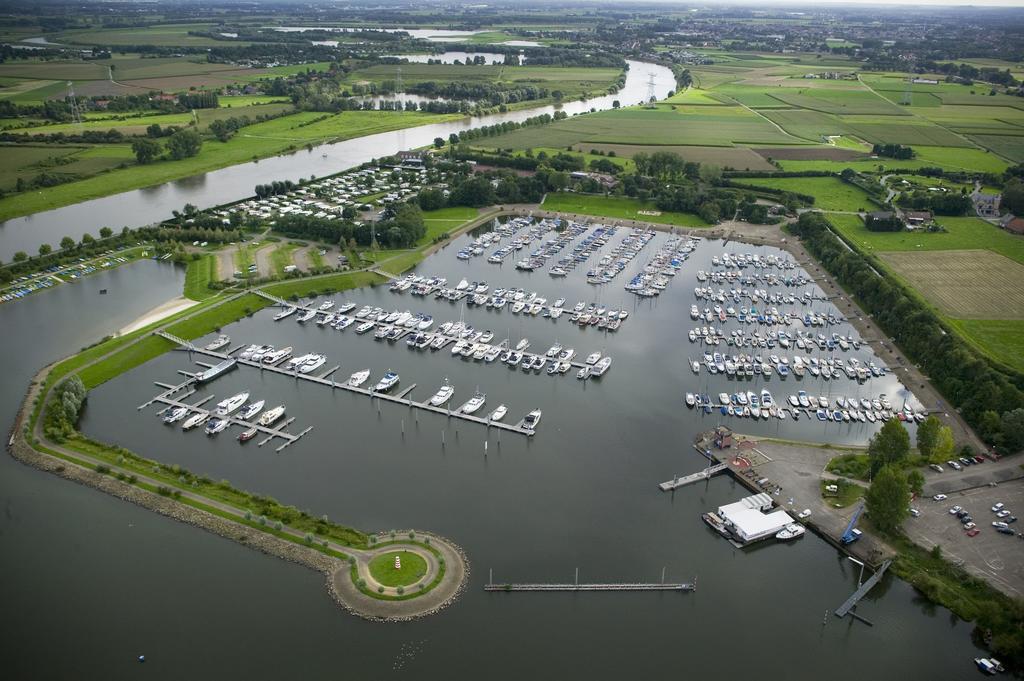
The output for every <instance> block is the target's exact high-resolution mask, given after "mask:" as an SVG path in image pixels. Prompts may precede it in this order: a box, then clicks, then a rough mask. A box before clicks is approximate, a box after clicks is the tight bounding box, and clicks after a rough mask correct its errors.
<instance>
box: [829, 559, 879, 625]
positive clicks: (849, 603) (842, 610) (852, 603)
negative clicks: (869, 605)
mask: <svg viewBox="0 0 1024 681" xmlns="http://www.w3.org/2000/svg"><path fill="white" fill-rule="evenodd" d="M890 565H892V561H891V560H887V561H885V562H884V563H882V567H880V568H878V570H877V571H876V572H875V574H873V575H871V576H870V577H868V580H867V581H866V582H864V583H863V584H861V585H860V587H859V588H858V589H857V590H856V591H854V592H853V595H851V596H850V597H849V598H847V599H846V602H845V603H843V604H842V605H840V606H839V607H838V608H836V613H835V614H836V617H845V616H846V614H847V613H850V614H854V615H855V613H853V609H854V608H855V607H857V603H858V602H859V601H860V599H862V598H864V597H865V596H867V594H868V592H869V591H871V589H872V588H873V587H874V586H875V584H878V580H880V579H881V578H882V575H884V574H885V571H886V570H888V569H889V566H890ZM855 616H856V615H855ZM857 619H859V620H862V621H864V622H865V623H867V624H870V622H868V621H867V620H865V619H864V618H863V617H857Z"/></svg>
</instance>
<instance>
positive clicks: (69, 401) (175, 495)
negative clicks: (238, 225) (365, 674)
mask: <svg viewBox="0 0 1024 681" xmlns="http://www.w3.org/2000/svg"><path fill="white" fill-rule="evenodd" d="M224 302H227V301H224ZM222 305H223V303H221V304H217V305H211V306H209V307H207V308H206V309H204V310H202V311H201V312H198V313H196V314H195V315H185V316H184V317H183V318H179V321H177V322H175V323H177V324H182V323H186V322H188V321H189V318H190V317H191V318H192V319H202V318H203V317H204V316H205V317H209V316H210V315H213V316H215V317H216V318H217V321H219V322H221V323H228V322H230V321H234V320H235V319H237V318H240V317H242V316H244V315H245V314H248V312H249V311H248V310H245V309H244V308H239V307H238V306H237V305H235V306H232V305H230V304H228V305H223V306H224V308H225V309H226V310H227V308H230V310H228V312H229V314H228V315H225V314H223V313H222V312H221V311H220V310H218V308H219V307H221V306H222ZM229 317H230V318H229ZM200 326H203V327H204V328H205V325H204V324H200ZM204 333H205V331H204ZM200 335H201V334H200ZM151 338H153V336H151V335H149V334H148V333H140V334H138V335H135V336H134V337H133V338H132V339H130V340H126V342H124V343H103V344H100V345H98V346H94V347H93V348H88V349H86V350H85V351H83V353H80V354H79V355H75V356H73V357H70V358H68V359H66V360H64V361H63V362H60V363H58V364H55V365H52V366H50V367H47V368H46V369H43V370H42V371H40V372H39V374H37V375H36V377H35V380H34V381H33V382H32V384H31V385H30V387H29V390H28V392H27V395H26V398H25V401H24V402H23V404H22V406H21V409H20V410H19V412H18V415H17V418H16V419H15V423H14V427H13V430H12V433H11V437H10V439H9V441H8V450H9V451H10V453H11V455H12V456H14V457H15V458H16V459H18V460H19V461H21V462H23V463H26V464H28V465H31V466H34V467H36V468H39V469H40V470H45V471H48V472H52V473H55V474H57V475H59V476H61V477H63V478H65V479H68V480H73V481H75V482H78V483H81V484H86V485H89V486H91V487H94V488H96V489H99V490H101V491H104V492H107V493H108V494H112V495H114V496H117V497H118V498H121V499H124V500H126V501H130V502H132V503H136V504H138V505H140V506H143V507H145V508H149V509H151V510H154V511H156V512H158V513H160V514H162V515H166V516H168V517H171V518H174V519H175V520H179V521H181V522H185V523H188V524H191V525H194V526H197V527H202V528H204V529H206V530H208V531H210V532H213V533H214V534H217V535H219V536H222V537H225V538H227V539H231V540H232V541H236V542H239V543H241V544H244V545H246V546H252V547H253V548H255V549H257V550H259V551H262V552H264V553H268V554H271V555H276V556H279V557H281V558H284V559H285V560H289V561H291V562H295V563H298V564H301V565H304V566H306V567H308V568H310V569H314V570H317V571H319V572H321V573H323V574H324V575H325V577H326V583H327V586H328V591H329V593H330V595H331V596H332V598H334V599H335V600H336V601H337V602H338V603H339V604H341V605H342V606H343V607H345V608H346V609H347V610H348V611H350V612H351V613H353V614H356V615H359V616H361V617H366V618H369V619H373V620H381V621H385V620H386V621H393V620H409V619H415V618H418V617H423V616H425V615H428V614H431V613H433V612H437V611H438V610H440V609H442V608H444V607H447V606H448V605H450V604H451V603H452V602H454V600H455V599H456V598H457V597H458V595H459V594H460V593H461V592H462V589H463V588H464V582H465V580H466V578H467V575H468V571H469V568H468V564H469V563H468V560H467V558H466V556H465V554H464V552H463V551H462V549H460V548H459V547H458V546H456V545H455V544H454V543H453V542H451V541H449V540H448V539H445V538H443V537H439V536H437V535H431V534H427V533H423V532H410V531H407V532H406V533H404V535H405V536H399V537H397V538H395V534H394V533H392V540H390V541H389V540H388V538H387V536H386V535H379V536H378V535H374V536H372V537H371V536H369V535H367V534H365V533H363V532H361V531H359V530H356V529H353V528H350V527H346V526H344V525H341V524H339V523H336V522H333V521H330V520H328V518H327V516H320V517H315V516H314V515H313V514H311V513H309V512H308V511H304V510H299V509H297V508H295V507H294V506H287V505H284V504H281V503H280V502H278V501H277V500H275V499H273V498H271V497H268V496H264V495H258V494H252V493H249V492H245V491H242V490H238V489H236V488H234V487H233V486H232V485H231V484H230V483H229V482H228V481H226V480H221V481H219V482H215V481H213V480H211V479H209V478H207V477H206V476H200V475H196V474H195V473H192V472H191V471H188V470H186V469H183V468H181V467H180V466H178V465H176V464H165V463H160V462H157V461H153V460H150V459H146V458H144V457H142V456H139V455H138V454H135V453H133V452H131V451H128V450H126V449H124V448H121V447H116V446H111V445H107V444H105V443H102V442H97V441H95V440H92V439H90V438H87V437H84V436H83V435H82V434H81V433H79V432H78V431H77V430H76V429H75V425H76V424H77V419H78V413H79V411H80V408H81V405H82V404H83V403H84V401H85V400H86V399H87V398H88V393H87V390H86V386H87V383H86V384H83V381H82V380H81V379H80V377H79V375H78V374H79V373H80V372H82V371H86V370H88V369H89V368H90V367H93V366H97V365H102V364H104V363H109V360H110V359H111V356H115V357H116V356H118V355H119V354H120V353H123V352H125V351H130V350H131V349H132V348H133V347H139V346H144V344H145V343H146V342H147V341H148V340H149V339H151ZM105 345H106V346H107V347H106V348H104V347H103V346H105ZM99 348H102V349H104V350H106V352H103V351H102V350H98V349H99ZM166 349H168V348H162V349H161V351H160V352H157V354H161V352H163V351H166ZM132 366H135V365H134V364H130V363H128V364H124V365H122V368H121V369H120V371H117V372H116V373H121V372H123V371H126V370H128V369H129V368H131V367H132ZM115 375H116V374H115ZM110 377H112V376H107V377H106V378H110ZM395 550H403V551H404V550H409V551H415V552H416V553H418V554H419V555H420V556H424V557H426V559H427V560H428V562H429V563H430V564H431V568H432V572H431V573H430V574H431V577H432V578H431V580H430V581H429V582H421V583H420V584H416V585H415V588H412V589H409V590H408V591H407V590H406V589H405V588H403V587H399V588H398V589H386V588H384V589H380V590H379V591H377V592H375V591H374V590H375V589H379V586H378V585H377V584H376V583H373V584H362V585H361V586H360V585H359V582H360V581H362V580H359V579H358V578H357V579H353V578H352V577H351V576H350V575H351V574H353V571H356V570H357V568H359V569H362V568H364V567H365V566H366V565H368V564H369V563H370V561H372V560H373V559H374V558H375V557H377V556H379V555H381V554H383V553H386V552H389V551H395Z"/></svg>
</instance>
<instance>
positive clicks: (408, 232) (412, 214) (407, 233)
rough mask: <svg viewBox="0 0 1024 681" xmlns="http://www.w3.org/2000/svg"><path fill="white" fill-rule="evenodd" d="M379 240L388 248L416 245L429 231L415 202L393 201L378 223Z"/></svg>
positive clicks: (377, 233)
mask: <svg viewBox="0 0 1024 681" xmlns="http://www.w3.org/2000/svg"><path fill="white" fill-rule="evenodd" d="M375 231H376V235H377V242H378V243H380V244H382V245H384V246H386V247H388V248H409V247H410V246H415V245H416V242H417V241H419V240H420V239H422V238H423V237H424V236H425V235H426V233H427V226H426V223H424V222H423V213H422V212H421V211H420V208H419V206H417V205H416V204H415V203H393V204H391V205H389V206H388V207H387V208H385V209H384V214H383V215H382V216H381V221H380V222H378V223H377V225H376V230H375Z"/></svg>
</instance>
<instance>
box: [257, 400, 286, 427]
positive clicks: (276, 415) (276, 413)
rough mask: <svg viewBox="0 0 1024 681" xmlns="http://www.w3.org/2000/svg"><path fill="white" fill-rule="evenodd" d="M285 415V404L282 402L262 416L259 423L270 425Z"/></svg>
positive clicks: (265, 425)
mask: <svg viewBox="0 0 1024 681" xmlns="http://www.w3.org/2000/svg"><path fill="white" fill-rule="evenodd" d="M282 416H284V405H283V404H280V405H278V406H276V407H274V408H273V409H271V410H269V411H267V412H266V413H264V414H263V416H260V420H259V421H258V423H259V424H260V425H261V426H264V427H270V426H272V425H274V424H275V423H277V420H278V419H280V418H281V417H282Z"/></svg>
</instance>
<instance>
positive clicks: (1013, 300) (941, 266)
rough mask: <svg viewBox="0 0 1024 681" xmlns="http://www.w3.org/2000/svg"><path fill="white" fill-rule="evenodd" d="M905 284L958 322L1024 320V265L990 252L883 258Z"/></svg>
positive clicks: (882, 255)
mask: <svg viewBox="0 0 1024 681" xmlns="http://www.w3.org/2000/svg"><path fill="white" fill-rule="evenodd" d="M878 255H879V257H880V258H881V259H882V260H883V261H885V263H886V264H887V265H888V266H889V268H890V269H891V270H892V271H894V272H895V273H896V274H897V275H898V276H899V277H900V278H901V279H903V280H904V281H906V282H907V283H909V284H910V285H911V286H912V287H914V288H915V289H917V290H918V291H920V292H921V294H922V295H923V296H924V297H925V298H927V299H928V301H929V302H931V303H932V304H933V305H935V307H937V308H938V309H939V310H940V311H941V312H943V313H944V314H946V315H948V316H950V317H954V318H957V319H1017V320H1024V290H1022V289H1021V287H1020V286H1019V282H1021V281H1024V265H1022V264H1021V263H1019V262H1015V261H1013V260H1010V259H1009V258H1007V257H1005V256H1002V255H999V254H998V253H994V252H992V251H988V250H982V249H972V250H956V251H926V252H923V253H912V252H910V251H889V252H883V253H879V254H878Z"/></svg>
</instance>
